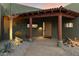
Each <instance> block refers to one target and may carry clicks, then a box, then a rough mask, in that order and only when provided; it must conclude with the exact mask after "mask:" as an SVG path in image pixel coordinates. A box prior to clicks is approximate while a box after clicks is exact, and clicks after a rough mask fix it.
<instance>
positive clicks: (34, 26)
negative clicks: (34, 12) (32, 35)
mask: <svg viewBox="0 0 79 59" xmlns="http://www.w3.org/2000/svg"><path fill="white" fill-rule="evenodd" d="M29 27H30V25H29V24H27V28H29ZM37 27H38V25H37V24H32V28H37Z"/></svg>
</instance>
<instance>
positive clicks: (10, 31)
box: [9, 16, 13, 40]
mask: <svg viewBox="0 0 79 59" xmlns="http://www.w3.org/2000/svg"><path fill="white" fill-rule="evenodd" d="M12 24H13V16H10V29H9V38H10V40H12V39H13V33H12V31H13V26H12Z"/></svg>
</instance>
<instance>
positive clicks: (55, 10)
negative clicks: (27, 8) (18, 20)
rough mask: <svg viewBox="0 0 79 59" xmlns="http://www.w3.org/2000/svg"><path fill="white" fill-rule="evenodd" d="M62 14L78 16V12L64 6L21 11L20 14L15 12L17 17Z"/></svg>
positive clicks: (69, 16)
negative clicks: (26, 11)
mask: <svg viewBox="0 0 79 59" xmlns="http://www.w3.org/2000/svg"><path fill="white" fill-rule="evenodd" d="M60 14H62V16H65V17H68V18H76V17H79V12H75V11H72V10H68V9H65V8H64V7H62V6H60V7H59V8H52V9H45V10H39V11H34V12H28V13H22V14H16V15H18V17H22V18H23V17H26V18H29V17H32V18H37V17H49V16H58V15H60Z"/></svg>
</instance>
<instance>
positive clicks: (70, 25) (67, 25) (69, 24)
mask: <svg viewBox="0 0 79 59" xmlns="http://www.w3.org/2000/svg"><path fill="white" fill-rule="evenodd" d="M65 27H67V28H72V27H73V23H71V22H70V23H66V25H65Z"/></svg>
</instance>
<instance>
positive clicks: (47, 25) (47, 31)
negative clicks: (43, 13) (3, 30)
mask: <svg viewBox="0 0 79 59" xmlns="http://www.w3.org/2000/svg"><path fill="white" fill-rule="evenodd" d="M44 37H47V38H51V37H52V22H51V21H46V22H45V30H44Z"/></svg>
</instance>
